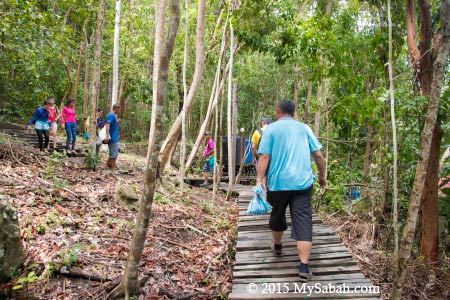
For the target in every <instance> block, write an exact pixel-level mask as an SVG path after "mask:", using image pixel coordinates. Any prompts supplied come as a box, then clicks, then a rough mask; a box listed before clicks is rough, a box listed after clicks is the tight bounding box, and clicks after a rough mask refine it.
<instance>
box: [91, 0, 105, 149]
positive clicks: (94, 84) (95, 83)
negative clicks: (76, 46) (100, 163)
mask: <svg viewBox="0 0 450 300" xmlns="http://www.w3.org/2000/svg"><path fill="white" fill-rule="evenodd" d="M104 19H105V0H101V1H100V2H99V4H98V12H97V25H96V29H95V45H94V56H93V57H92V59H93V62H94V63H93V64H92V65H93V69H92V76H91V79H92V81H91V100H90V122H89V145H90V147H91V151H92V153H95V151H96V149H95V148H96V145H95V142H96V138H95V131H96V127H97V99H98V94H99V90H100V61H101V58H102V42H103V27H104Z"/></svg>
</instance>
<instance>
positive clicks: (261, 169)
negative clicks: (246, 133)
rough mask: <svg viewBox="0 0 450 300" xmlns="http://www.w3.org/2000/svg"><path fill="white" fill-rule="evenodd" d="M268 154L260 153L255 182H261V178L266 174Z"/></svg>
mask: <svg viewBox="0 0 450 300" xmlns="http://www.w3.org/2000/svg"><path fill="white" fill-rule="evenodd" d="M269 161H270V155H269V154H260V155H259V159H258V166H257V167H256V184H261V185H262V184H263V178H264V177H265V176H266V171H267V167H268V166H269Z"/></svg>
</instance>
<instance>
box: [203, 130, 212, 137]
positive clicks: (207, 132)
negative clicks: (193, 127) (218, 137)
mask: <svg viewBox="0 0 450 300" xmlns="http://www.w3.org/2000/svg"><path fill="white" fill-rule="evenodd" d="M203 135H204V136H211V131H205V133H204V134H203Z"/></svg>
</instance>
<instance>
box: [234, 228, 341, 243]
mask: <svg viewBox="0 0 450 300" xmlns="http://www.w3.org/2000/svg"><path fill="white" fill-rule="evenodd" d="M290 234H291V230H286V231H285V232H284V236H285V237H289V236H290ZM314 236H334V237H336V235H335V234H334V233H332V232H331V230H330V229H329V228H326V227H324V226H322V225H317V226H313V237H314ZM238 239H239V240H242V241H250V240H271V239H272V234H271V232H270V231H267V230H260V231H240V232H238Z"/></svg>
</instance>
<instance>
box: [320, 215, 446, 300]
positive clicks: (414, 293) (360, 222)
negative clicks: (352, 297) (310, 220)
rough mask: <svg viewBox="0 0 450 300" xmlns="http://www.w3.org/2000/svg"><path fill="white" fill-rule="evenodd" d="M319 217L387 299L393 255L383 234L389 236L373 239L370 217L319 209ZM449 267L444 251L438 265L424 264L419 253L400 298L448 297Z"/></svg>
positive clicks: (435, 298)
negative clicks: (326, 211)
mask: <svg viewBox="0 0 450 300" xmlns="http://www.w3.org/2000/svg"><path fill="white" fill-rule="evenodd" d="M321 217H322V219H323V221H324V222H325V223H326V224H327V225H329V226H330V227H331V229H332V230H333V231H334V232H336V234H338V235H339V237H340V238H341V239H342V241H343V242H344V244H345V245H346V246H347V248H348V250H349V251H350V253H351V254H352V255H353V258H354V259H356V261H357V262H358V265H359V267H360V268H361V270H362V272H363V274H364V275H366V276H367V277H369V278H370V279H371V280H372V282H373V284H374V285H377V286H379V287H380V288H381V296H382V298H383V299H389V295H390V292H391V289H392V282H393V270H392V268H391V266H392V263H391V259H392V257H391V256H390V254H389V253H390V251H391V250H389V251H387V250H386V242H387V240H388V239H386V237H388V238H389V236H388V235H384V236H382V238H381V240H382V241H383V242H380V241H379V240H378V242H375V241H374V240H373V238H372V232H373V224H372V222H371V220H370V219H363V218H361V217H360V216H358V215H347V216H342V215H340V216H338V215H337V214H325V213H322V214H321ZM444 248H445V247H444ZM414 251H415V252H416V250H414ZM413 255H414V254H413ZM416 255H417V254H416ZM449 267H450V259H449V258H448V257H446V256H445V254H443V253H442V254H441V260H440V262H439V265H438V266H437V267H431V266H430V265H427V264H425V263H424V262H423V259H421V258H420V257H419V258H417V259H416V260H414V261H413V262H412V263H410V265H409V267H408V273H407V275H406V279H405V284H404V286H403V297H402V299H405V300H413V299H414V300H416V299H417V300H424V299H433V300H444V299H450V272H449Z"/></svg>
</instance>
